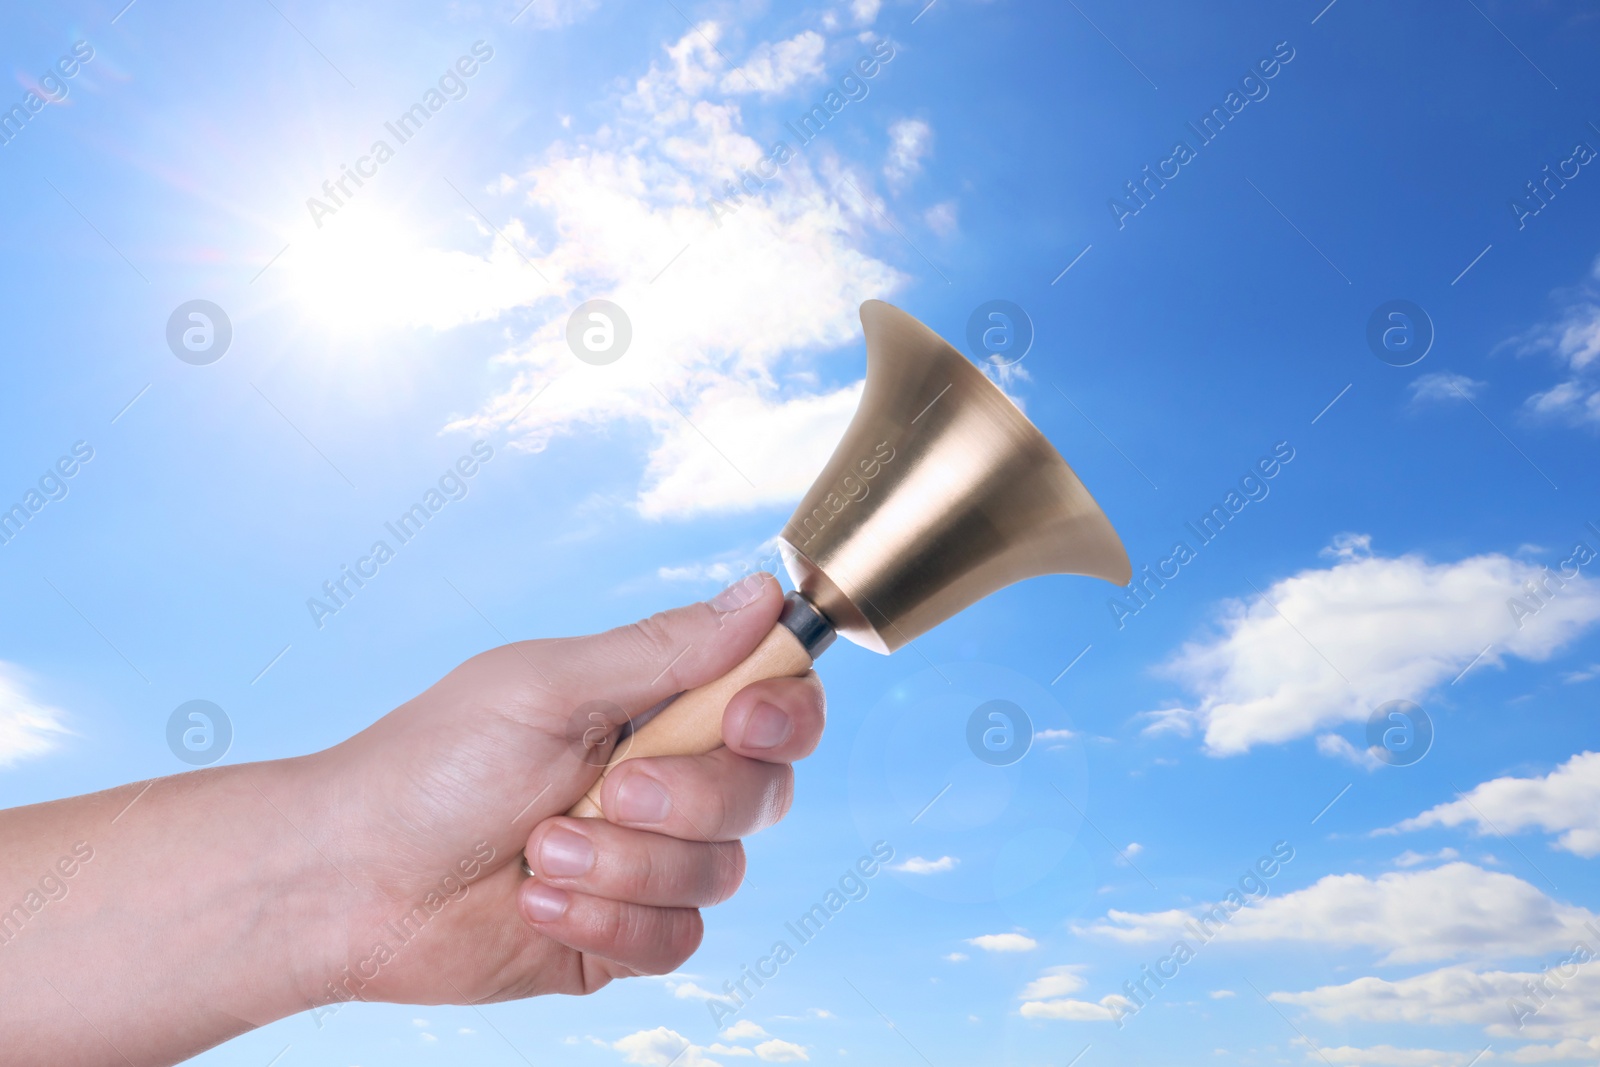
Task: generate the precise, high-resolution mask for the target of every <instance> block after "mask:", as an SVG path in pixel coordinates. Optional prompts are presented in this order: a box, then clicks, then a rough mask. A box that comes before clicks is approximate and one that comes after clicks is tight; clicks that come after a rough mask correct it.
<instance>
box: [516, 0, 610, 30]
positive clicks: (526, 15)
mask: <svg viewBox="0 0 1600 1067" xmlns="http://www.w3.org/2000/svg"><path fill="white" fill-rule="evenodd" d="M513 2H514V3H515V5H516V7H515V10H513V12H512V14H516V12H517V11H522V12H523V13H522V14H516V18H517V23H518V24H519V25H524V24H526V25H532V26H537V27H540V28H543V29H552V28H554V27H556V26H565V25H567V24H569V23H573V22H577V21H578V20H579V19H581V18H583V16H585V15H587V14H588V13H589V12H591V11H593V10H594V9H595V8H597V7H599V6H600V0H531V2H530V0H513ZM524 6H526V10H524Z"/></svg>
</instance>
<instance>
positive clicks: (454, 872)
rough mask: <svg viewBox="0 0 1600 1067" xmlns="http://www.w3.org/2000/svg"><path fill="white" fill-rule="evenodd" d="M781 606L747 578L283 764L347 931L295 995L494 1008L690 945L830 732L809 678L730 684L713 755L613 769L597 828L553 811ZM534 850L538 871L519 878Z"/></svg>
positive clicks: (289, 800) (526, 659) (444, 685)
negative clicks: (644, 720) (632, 732)
mask: <svg viewBox="0 0 1600 1067" xmlns="http://www.w3.org/2000/svg"><path fill="white" fill-rule="evenodd" d="M781 604H782V591H781V590H780V588H779V586H778V583H777V581H776V580H775V579H773V578H772V577H771V576H770V575H765V574H763V575H756V576H753V577H752V578H749V579H746V580H745V581H743V582H741V583H739V584H737V585H735V586H733V587H731V588H730V589H728V590H726V591H725V592H724V593H723V594H721V595H720V596H719V597H717V599H715V600H713V601H711V602H710V603H702V604H693V605H690V606H688V607H683V608H678V609H676V610H674V611H669V612H665V613H663V614H659V615H655V616H652V617H651V618H649V619H646V620H644V621H642V622H638V623H635V624H633V625H632V626H626V627H622V628H620V629H616V630H611V631H609V632H606V633H603V634H598V635H595V636H593V637H582V638H571V639H562V640H545V641H526V642H520V643H517V644H513V645H506V646H503V647H501V648H496V649H494V650H492V651H489V652H485V653H483V654H482V655H479V656H475V657H474V658H472V659H471V660H468V661H467V662H466V663H464V664H462V665H461V666H460V667H458V668H456V669H455V670H454V671H452V672H450V674H448V675H447V676H445V678H443V679H442V680H441V681H440V682H439V683H438V684H436V685H434V686H433V687H432V688H431V689H429V690H428V691H427V692H425V693H423V694H422V695H421V696H418V697H417V698H416V699H414V700H411V701H409V702H408V703H406V704H404V705H402V706H401V707H399V708H397V709H396V710H394V711H393V712H391V713H390V714H388V715H387V716H385V717H384V718H383V719H381V720H379V721H378V722H377V723H375V724H373V726H372V727H370V728H369V729H367V730H365V731H363V732H362V733H360V734H358V735H356V736H355V737H353V738H351V739H350V740H348V741H346V742H344V743H343V744H340V745H338V746H335V747H334V748H331V749H329V750H327V751H325V752H322V753H318V754H316V755H314V756H309V757H305V758H303V759H301V760H296V761H291V763H292V767H291V768H290V769H289V770H288V772H287V778H286V780H285V781H284V782H283V783H282V788H281V795H280V796H278V797H274V798H272V799H273V800H274V802H275V803H276V804H278V805H279V806H281V807H283V808H284V810H285V812H286V814H288V817H290V818H291V819H292V820H293V821H295V822H297V823H299V824H300V825H301V826H302V827H304V828H305V830H304V832H305V833H306V834H307V836H308V838H309V839H310V840H311V842H312V843H313V844H314V845H315V846H316V848H317V851H318V852H320V853H322V854H323V856H324V857H325V858H326V860H327V865H328V866H329V867H330V868H331V869H332V872H336V874H335V873H330V879H331V880H330V882H329V883H328V884H329V885H330V886H331V887H332V888H331V890H330V891H331V892H332V893H333V895H334V897H335V903H334V905H333V906H334V910H335V912H336V914H335V915H334V916H332V917H333V918H334V919H335V923H334V926H335V928H336V930H337V931H338V933H337V934H336V935H335V936H333V937H331V938H330V939H329V951H328V953H327V955H326V958H323V959H321V960H320V961H318V963H317V964H315V965H314V966H313V967H312V968H311V971H312V973H310V974H308V975H306V976H305V980H304V981H303V982H302V983H301V984H302V988H304V989H305V990H306V993H307V996H308V997H309V998H310V999H311V1000H312V1001H313V1002H314V1003H315V1004H318V1005H325V1004H329V1003H333V1002H337V1001H345V1000H350V999H354V998H360V999H362V1000H390V1001H400V1002H405V1003H441V1002H443V1003H452V1002H453V1003H461V1002H477V1001H486V1000H505V999H511V998H517V997H527V996H533V995H535V994H539V993H589V992H593V991H594V990H596V989H598V988H600V987H601V986H603V985H605V984H606V983H607V982H609V981H610V980H611V979H613V978H617V977H622V976H627V975H635V974H659V973H665V972H667V971H671V970H673V969H674V968H676V967H677V966H678V965H680V964H681V963H682V962H683V961H684V960H685V959H687V958H688V957H689V955H690V954H691V953H693V952H694V950H695V948H696V947H697V946H698V945H699V943H700V937H701V934H702V929H703V927H702V922H701V918H700V914H699V911H698V910H697V909H698V908H700V907H703V906H706V905H710V904H715V903H717V902H719V901H722V900H724V899H726V898H727V897H728V896H730V895H731V894H732V893H733V892H734V890H735V889H737V888H738V886H739V884H740V882H741V881H742V879H743V876H744V862H745V861H744V852H743V848H742V846H741V845H740V843H739V839H740V838H742V837H744V836H745V835H747V834H750V833H753V832H755V831H757V830H760V829H762V828H763V827H766V826H769V825H771V824H772V823H774V822H776V821H777V820H778V819H780V818H782V817H783V815H784V813H785V812H787V810H788V808H789V804H790V802H791V800H792V799H793V790H794V775H793V771H792V770H791V768H790V766H789V764H790V763H791V762H792V761H794V760H797V759H800V758H802V757H804V756H805V755H807V754H809V753H810V752H811V750H812V749H813V748H815V747H816V744H817V742H818V740H819V738H820V736H821V733H822V725H823V717H824V710H823V695H822V687H821V684H820V682H818V680H817V678H816V675H815V674H814V673H813V674H808V675H807V676H806V677H803V678H780V679H773V680H770V681H765V682H758V683H756V684H753V685H750V686H748V687H746V688H745V689H743V690H742V691H740V692H739V693H738V695H737V696H735V697H734V699H733V700H732V702H731V703H730V704H729V705H728V708H727V711H726V712H725V713H724V716H723V723H722V736H723V740H724V743H725V745H726V747H725V748H722V749H718V750H717V751H715V752H712V753H710V754H709V755H705V756H674V757H652V758H640V759H636V760H628V761H626V762H625V763H623V764H621V765H620V766H619V767H618V769H617V770H616V772H615V773H613V774H611V775H610V776H608V778H607V780H606V782H605V785H604V787H603V793H602V795H601V798H602V806H603V808H604V810H605V813H606V817H605V819H603V820H601V819H572V818H567V817H565V816H564V815H562V814H561V813H562V812H564V811H566V810H567V808H568V807H570V806H571V805H572V804H573V803H574V802H575V801H576V800H577V799H578V798H579V797H581V796H582V795H583V794H584V792H585V791H587V790H588V789H589V787H590V786H591V785H592V784H593V783H594V781H595V779H596V778H597V777H598V776H599V774H600V771H601V769H602V767H603V766H604V764H605V762H606V759H607V757H608V755H609V753H610V749H611V746H612V745H613V744H614V743H615V740H616V737H617V733H618V730H617V729H616V728H617V727H620V726H621V725H622V723H623V722H624V721H626V719H634V720H637V719H638V718H639V717H640V716H642V715H644V714H645V713H647V712H648V711H650V710H652V709H654V708H655V706H656V705H658V704H661V703H662V702H664V701H665V700H667V699H668V698H670V697H671V696H673V695H674V694H676V693H679V692H681V691H683V690H686V689H690V688H693V687H695V686H698V685H701V684H703V683H705V682H708V681H712V680H714V679H716V678H718V677H720V676H721V675H722V674H724V673H725V672H726V671H728V670H729V669H730V668H732V667H734V666H735V665H736V664H738V663H739V662H740V661H741V660H742V659H743V658H744V657H745V656H746V655H748V654H749V652H750V651H751V650H752V649H753V648H754V647H755V646H756V644H757V643H758V642H759V641H760V639H761V638H762V637H764V636H765V635H766V633H767V631H768V630H770V629H771V628H772V626H773V625H774V623H775V622H776V620H777V617H778V611H779V609H780V607H781ZM608 705H610V706H613V710H609V711H606V710H604V709H606V708H607V706H608ZM616 709H619V710H616ZM597 710H599V711H601V713H602V715H603V716H604V717H603V719H596V718H595V717H594V715H593V714H592V713H594V712H596V711H597ZM597 722H601V723H603V724H604V726H605V727H606V728H605V729H595V724H596V723H597ZM524 848H526V852H527V856H528V862H529V864H530V865H531V866H532V868H533V870H534V871H535V872H536V873H537V875H538V877H537V878H534V879H528V878H525V877H524V876H523V874H522V871H521V870H520V866H519V862H518V860H519V853H520V852H521V851H522V850H523V849H524ZM322 1010H323V1011H326V1010H328V1009H326V1008H324V1009H322Z"/></svg>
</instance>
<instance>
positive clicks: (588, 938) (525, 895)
mask: <svg viewBox="0 0 1600 1067" xmlns="http://www.w3.org/2000/svg"><path fill="white" fill-rule="evenodd" d="M517 905H518V907H519V908H520V910H521V912H522V917H523V919H524V920H525V921H526V922H527V923H528V925H529V926H531V927H533V928H534V929H535V930H537V931H538V932H539V933H541V934H543V935H544V936H545V937H548V938H550V939H551V940H552V941H559V942H560V943H561V944H563V945H566V946H567V947H568V948H572V949H576V950H577V951H579V952H583V953H588V954H592V955H594V956H599V957H602V958H603V959H606V960H612V961H614V962H616V963H618V964H621V965H622V966H623V967H626V968H627V969H628V970H630V971H632V972H634V973H636V974H666V973H668V972H670V971H673V970H676V969H677V968H678V966H679V965H681V964H682V963H683V961H684V960H686V959H688V958H689V957H690V956H691V955H693V953H694V950H695V949H697V948H699V947H700V938H701V936H702V935H703V934H704V932H705V926H704V924H703V923H702V922H701V919H700V913H699V912H698V911H695V910H694V909H693V908H652V907H647V906H645V905H642V904H632V903H626V902H623V901H618V900H608V899H606V898H604V897H595V896H589V895H588V894H587V893H579V892H576V891H573V890H570V889H561V888H559V887H557V886H554V885H549V884H546V883H545V882H544V881H542V880H541V879H538V878H529V879H527V880H526V881H524V882H523V883H522V886H521V889H520V890H519V891H518V894H517Z"/></svg>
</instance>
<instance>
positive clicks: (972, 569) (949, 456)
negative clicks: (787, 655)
mask: <svg viewBox="0 0 1600 1067" xmlns="http://www.w3.org/2000/svg"><path fill="white" fill-rule="evenodd" d="M861 324H862V327H863V329H864V331H865V334H866V344H867V379H866V386H865V388H864V390H863V392H862V396H861V403H860V406H859V407H858V409H857V410H856V414H855V417H854V418H853V419H852V420H851V422H850V426H849V428H848V429H847V430H846V431H845V434H844V437H843V438H842V439H841V440H840V442H839V445H838V447H837V448H836V449H835V450H834V453H833V456H832V458H831V459H830V460H829V461H828V464H827V466H826V467H824V468H823V471H822V473H821V474H820V475H819V476H818V478H817V480H816V482H815V483H814V484H813V485H812V487H811V489H810V491H809V492H807V494H806V496H805V497H804V499H803V500H801V502H800V505H799V507H798V508H797V509H796V510H795V513H794V515H793V517H791V518H790V520H789V522H788V524H787V525H785V526H784V528H783V531H782V534H781V536H780V542H781V544H782V546H783V554H784V559H785V564H786V566H787V569H788V571H789V575H790V577H791V578H792V579H793V581H794V584H795V587H796V588H797V589H799V590H800V592H801V593H803V594H804V595H805V596H806V597H807V599H809V600H810V601H811V602H812V603H813V604H814V605H815V606H816V607H817V609H818V610H819V611H821V612H822V613H823V614H824V615H826V616H827V618H828V619H829V621H831V622H832V623H833V624H834V626H835V627H836V628H837V629H838V631H839V633H840V634H842V635H843V636H845V637H846V638H848V639H849V640H851V641H853V642H855V643H856V644H858V645H861V646H863V647H865V648H869V649H872V650H873V651H876V652H881V653H885V654H887V653H889V652H893V651H895V650H896V649H899V648H901V647H903V646H904V645H905V644H907V643H908V642H910V641H912V640H913V639H915V638H916V637H918V636H920V635H921V634H923V633H926V632H927V631H928V630H931V629H932V628H933V627H935V626H937V625H938V624H939V623H941V622H943V621H944V620H946V619H948V618H949V617H950V616H952V615H954V614H956V613H957V612H959V611H961V610H962V609H964V608H966V607H968V606H969V605H971V604H973V603H975V602H977V601H978V600H981V599H982V598H984V597H986V596H988V595H989V594H990V593H993V592H995V591H997V590H999V589H1002V588H1004V587H1005V586H1008V585H1011V584H1012V583H1014V582H1019V581H1022V580H1023V579H1025V578H1033V577H1037V576H1039V575H1044V574H1079V575H1086V576H1089V577H1094V578H1103V579H1105V580H1106V581H1109V582H1114V583H1116V584H1118V585H1125V584H1127V583H1128V581H1129V580H1130V579H1131V577H1132V567H1131V566H1130V564H1129V562H1128V554H1127V552H1126V551H1125V550H1124V549H1123V546H1122V541H1121V539H1120V538H1118V536H1117V533H1116V531H1115V530H1114V529H1113V528H1112V526H1111V522H1110V520H1108V519H1107V518H1106V516H1105V513H1104V512H1102V511H1101V509H1100V506H1099V505H1098V504H1097V503H1095V500H1094V498H1093V497H1092V496H1091V495H1090V494H1089V491H1088V489H1086V488H1085V487H1084V485H1083V482H1082V481H1081V480H1079V478H1078V476H1077V474H1076V473H1074V472H1073V470H1072V468H1071V467H1070V466H1068V465H1067V462H1066V460H1064V459H1062V458H1061V455H1060V454H1059V453H1058V452H1057V451H1056V450H1055V448H1054V447H1053V446H1052V445H1051V444H1050V442H1049V441H1048V440H1046V439H1045V436H1044V435H1043V434H1042V433H1040V432H1039V430H1038V429H1037V428H1036V427H1035V426H1034V425H1033V424H1032V423H1031V422H1029V421H1028V419H1027V418H1026V416H1024V415H1023V414H1022V412H1021V411H1020V410H1019V409H1018V408H1017V406H1016V404H1015V403H1013V402H1012V400H1011V399H1010V398H1009V397H1007V396H1006V395H1005V393H1003V392H1002V391H1001V390H1000V388H999V387H998V386H996V385H995V384H994V383H993V382H992V381H990V380H989V378H988V377H987V376H986V375H984V373H983V372H982V371H980V370H979V369H978V368H977V367H975V366H973V364H972V363H970V362H969V361H968V360H967V359H966V357H965V356H963V355H962V354H961V353H960V352H958V351H956V350H955V349H954V348H952V347H951V346H950V345H949V344H948V343H947V342H946V341H945V340H944V339H943V338H941V337H940V336H939V335H938V334H936V333H934V332H933V331H932V330H930V329H929V328H928V327H927V326H924V325H923V324H922V323H921V322H918V321H917V320H916V319H915V318H913V317H912V316H911V315H908V314H906V313H905V312H904V311H901V310H900V309H899V308H896V307H894V306H892V305H890V304H886V303H884V302H883V301H881V300H869V301H867V302H866V303H864V304H862V305H861Z"/></svg>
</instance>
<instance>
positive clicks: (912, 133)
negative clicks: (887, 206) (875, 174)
mask: <svg viewBox="0 0 1600 1067" xmlns="http://www.w3.org/2000/svg"><path fill="white" fill-rule="evenodd" d="M932 150H933V127H931V126H929V125H928V124H927V123H926V122H924V121H922V120H921V119H899V120H897V121H895V122H892V123H890V124H889V154H888V156H887V157H886V158H885V159H884V161H883V176H884V177H885V178H887V179H888V180H889V185H890V186H891V187H894V188H899V187H901V186H904V185H905V184H906V183H907V182H909V181H910V180H911V179H912V178H914V177H916V175H917V174H918V173H919V172H920V171H921V170H922V161H923V159H924V158H926V156H927V155H928V153H929V152H931V151H932Z"/></svg>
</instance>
